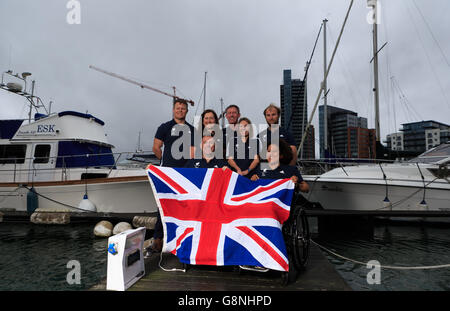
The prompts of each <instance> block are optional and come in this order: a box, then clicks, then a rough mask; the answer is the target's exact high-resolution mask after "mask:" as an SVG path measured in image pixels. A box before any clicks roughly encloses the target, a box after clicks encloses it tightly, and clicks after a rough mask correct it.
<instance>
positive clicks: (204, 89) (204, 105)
mask: <svg viewBox="0 0 450 311" xmlns="http://www.w3.org/2000/svg"><path fill="white" fill-rule="evenodd" d="M207 73H208V72H207V71H205V83H204V84H203V111H205V109H206V74H207Z"/></svg>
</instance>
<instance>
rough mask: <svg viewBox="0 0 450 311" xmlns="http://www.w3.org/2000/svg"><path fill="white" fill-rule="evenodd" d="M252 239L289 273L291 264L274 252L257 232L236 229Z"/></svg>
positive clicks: (240, 228) (242, 227)
mask: <svg viewBox="0 0 450 311" xmlns="http://www.w3.org/2000/svg"><path fill="white" fill-rule="evenodd" d="M236 228H238V229H239V230H241V231H242V232H244V233H245V234H246V235H248V236H249V237H250V238H252V239H253V240H254V241H255V242H256V243H257V244H258V245H259V246H261V248H262V249H264V250H265V251H266V252H267V253H268V254H269V255H270V256H271V257H272V258H273V259H274V260H275V261H276V262H278V264H279V265H280V266H281V267H283V269H284V270H286V271H289V264H288V263H287V262H286V261H285V260H284V259H283V258H282V257H281V256H280V255H279V254H278V252H277V251H276V250H274V249H273V248H272V247H271V246H270V245H269V244H267V243H266V242H265V241H264V240H263V239H261V238H260V237H259V236H258V235H257V234H256V233H255V232H253V231H252V230H250V229H249V228H248V227H244V226H241V227H236Z"/></svg>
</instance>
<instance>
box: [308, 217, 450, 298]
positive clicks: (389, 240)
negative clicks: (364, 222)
mask: <svg viewBox="0 0 450 311" xmlns="http://www.w3.org/2000/svg"><path fill="white" fill-rule="evenodd" d="M449 232H450V228H433V227H421V226H404V225H402V226H396V225H395V224H390V225H383V226H377V227H376V228H375V232H374V236H373V237H372V238H361V237H355V236H347V237H337V238H335V237H326V238H322V239H321V240H319V239H318V240H317V242H318V243H319V244H321V245H323V246H325V247H327V248H329V249H331V250H333V251H335V252H336V253H338V254H340V255H342V256H345V257H348V258H351V259H354V260H358V261H362V262H368V261H370V260H377V261H379V262H380V264H381V265H382V266H383V265H385V266H388V265H389V266H435V265H445V264H450V235H449ZM325 254H326V253H325ZM326 255H327V258H328V259H329V260H330V261H331V262H332V263H333V264H334V265H335V268H336V270H337V271H338V272H339V273H340V274H341V275H342V276H343V277H344V279H345V280H346V281H347V282H348V283H349V285H350V286H351V287H352V288H353V289H355V290H450V268H442V269H432V270H392V269H386V268H382V269H381V284H379V285H378V284H374V285H369V284H368V283H367V279H366V278H367V273H368V272H369V271H370V270H369V269H367V267H366V266H363V265H360V264H355V263H352V262H349V261H344V260H342V259H340V258H336V257H335V256H333V255H330V254H326Z"/></svg>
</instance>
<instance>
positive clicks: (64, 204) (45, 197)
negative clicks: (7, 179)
mask: <svg viewBox="0 0 450 311" xmlns="http://www.w3.org/2000/svg"><path fill="white" fill-rule="evenodd" d="M21 187H23V188H25V189H28V191H31V188H28V187H27V186H24V185H21ZM33 192H34V193H36V194H37V195H38V196H40V197H42V198H44V199H47V200H49V201H51V202H53V203H56V204H60V205H62V206H65V207H68V208H73V209H76V210H79V211H82V212H90V211H89V210H85V209H82V208H79V207H76V206H72V205H69V204H66V203H63V202H59V201H56V200H54V199H52V198H49V197H47V196H45V195H43V194H40V193H39V192H37V191H36V190H34V191H33ZM37 212H39V213H76V211H63V212H62V211H37Z"/></svg>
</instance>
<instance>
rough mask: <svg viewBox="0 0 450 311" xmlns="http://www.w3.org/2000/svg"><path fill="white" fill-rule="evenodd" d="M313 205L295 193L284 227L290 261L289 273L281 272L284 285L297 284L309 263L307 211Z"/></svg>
mask: <svg viewBox="0 0 450 311" xmlns="http://www.w3.org/2000/svg"><path fill="white" fill-rule="evenodd" d="M311 204H313V203H311V202H309V201H308V200H307V199H306V198H305V197H303V195H301V194H300V193H297V192H295V193H294V197H293V199H292V206H291V211H290V214H289V218H288V220H286V221H285V223H284V224H283V227H282V233H283V238H284V243H285V245H286V251H287V255H288V259H289V271H288V272H281V283H282V285H288V284H289V283H293V282H295V280H296V279H297V276H298V274H299V272H301V271H302V270H304V268H305V267H306V264H307V262H308V258H309V249H310V239H311V233H310V230H309V223H308V218H307V217H306V213H305V209H308V208H309V207H310V205H311ZM242 270H249V271H255V272H268V271H270V269H267V268H262V267H248V266H239V272H240V273H242Z"/></svg>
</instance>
